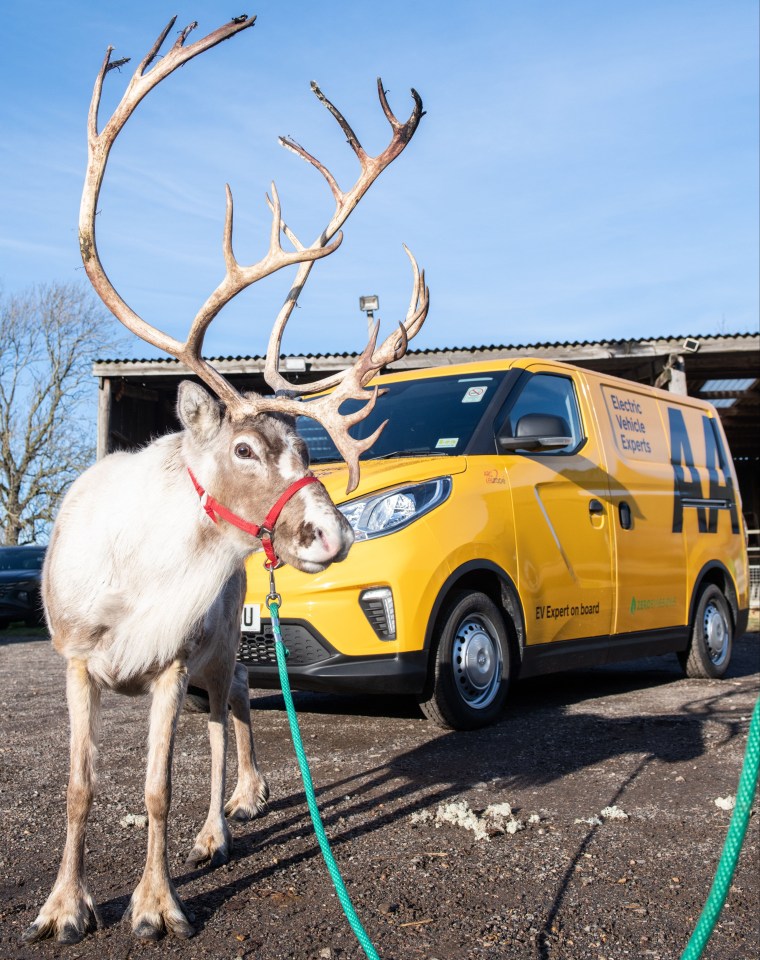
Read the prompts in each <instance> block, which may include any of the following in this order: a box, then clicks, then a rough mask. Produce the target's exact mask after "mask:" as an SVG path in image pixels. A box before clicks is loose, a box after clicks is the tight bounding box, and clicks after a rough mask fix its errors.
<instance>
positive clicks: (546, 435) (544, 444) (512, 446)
mask: <svg viewBox="0 0 760 960" xmlns="http://www.w3.org/2000/svg"><path fill="white" fill-rule="evenodd" d="M496 442H497V443H498V445H499V448H500V449H501V450H503V451H505V452H506V451H509V450H560V449H561V448H562V447H567V446H568V445H569V444H571V443H572V442H573V438H572V436H571V433H570V427H569V426H568V424H567V421H566V420H565V419H563V418H562V417H555V416H553V415H552V414H549V413H526V414H525V416H523V417H520V419H519V420H518V421H517V427H516V429H515V431H514V433H512V432H511V431H510V430H509V428H508V427H507V428H506V430H502V432H501V433H499V434H498V436H497V437H496Z"/></svg>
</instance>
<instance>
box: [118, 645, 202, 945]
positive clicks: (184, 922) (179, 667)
mask: <svg viewBox="0 0 760 960" xmlns="http://www.w3.org/2000/svg"><path fill="white" fill-rule="evenodd" d="M186 687H187V671H186V670H185V667H184V665H183V664H181V663H179V661H175V662H174V663H172V664H171V666H169V667H167V669H166V670H164V672H163V673H162V674H161V675H160V676H159V677H158V679H157V680H156V681H155V683H154V685H153V703H152V704H151V709H150V732H149V734H148V770H147V776H146V780H145V806H146V808H147V811H148V853H147V857H146V861H145V870H144V871H143V875H142V879H141V880H140V882H139V884H138V885H137V887H136V889H135V892H134V893H133V894H132V900H131V901H130V905H129V910H128V915H129V914H131V917H132V931H133V933H134V934H135V936H137V937H140V938H141V939H144V940H157V939H158V938H159V937H160V936H161V934H162V933H163V932H164V930H168V931H169V932H170V933H173V934H174V935H175V936H177V937H182V938H187V937H192V935H193V933H195V931H194V930H193V928H192V926H191V925H190V923H189V921H188V919H187V917H186V916H185V913H184V909H183V907H182V903H181V901H180V899H179V897H178V896H177V891H176V890H175V889H174V884H173V883H172V880H171V877H170V876H169V860H168V857H167V852H166V826H167V820H168V816H169V807H170V805H171V792H172V788H171V764H172V754H173V751H174V735H175V732H176V729H177V720H178V718H179V714H180V710H181V709H182V701H183V699H184V696H185V689H186Z"/></svg>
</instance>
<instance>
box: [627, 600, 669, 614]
mask: <svg viewBox="0 0 760 960" xmlns="http://www.w3.org/2000/svg"><path fill="white" fill-rule="evenodd" d="M675 605H676V598H675V597H652V599H651V600H637V599H636V597H631V613H636V611H637V610H655V609H659V608H660V607H674V606H675Z"/></svg>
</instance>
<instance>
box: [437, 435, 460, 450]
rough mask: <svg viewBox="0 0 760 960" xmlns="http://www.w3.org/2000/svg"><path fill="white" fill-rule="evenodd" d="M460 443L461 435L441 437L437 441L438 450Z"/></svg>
mask: <svg viewBox="0 0 760 960" xmlns="http://www.w3.org/2000/svg"><path fill="white" fill-rule="evenodd" d="M458 443H459V437H441V439H440V440H439V441H438V443H436V445H435V448H436V450H445V449H448V448H450V447H455V446H456V445H457V444H458Z"/></svg>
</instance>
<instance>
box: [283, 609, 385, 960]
mask: <svg viewBox="0 0 760 960" xmlns="http://www.w3.org/2000/svg"><path fill="white" fill-rule="evenodd" d="M267 604H268V606H269V612H270V614H271V615H272V630H273V632H274V639H275V644H274V646H275V651H276V653H277V668H278V670H279V672H280V685H281V686H282V695H283V697H284V698H285V709H286V710H287V713H288V722H289V723H290V735H291V737H292V738H293V748H294V749H295V752H296V757H297V758H298V766H299V767H300V768H301V777H302V778H303V786H304V791H305V793H306V803H307V804H308V806H309V813H310V814H311V822H312V823H313V824H314V832H315V833H316V835H317V840H318V841H319V849H320V850H321V851H322V857H323V859H324V861H325V866H326V867H327V870H328V872H329V874H330V877H331V879H332V882H333V886H334V887H335V892H336V893H337V895H338V899H339V900H340V904H341V906H342V907H343V912H344V913H345V915H346V919H347V920H348V922H349V924H350V925H351V929H352V930H353V931H354V933H355V935H356V939H357V940H358V941H359V943H360V944H361V947H362V949H363V950H364V952H365V954H366V955H367V957H368V958H369V960H380V957H379V956H378V953H377V951H376V950H375V948H374V947H373V946H372V941H371V940H370V938H369V937H368V936H367V932H366V930H365V929H364V927H363V926H362V924H361V920H360V919H359V917H358V916H357V913H356V911H355V910H354V905H353V904H352V903H351V898H350V897H349V895H348V891H347V890H346V885H345V884H344V883H343V878H342V877H341V875H340V870H339V869H338V865H337V863H336V862H335V858H334V857H333V855H332V850H331V849H330V842H329V841H328V839H327V834H326V833H325V828H324V827H323V826H322V819H321V817H320V815H319V808H318V807H317V801H316V798H315V796H314V784H313V783H312V779H311V773H310V771H309V762H308V760H307V759H306V753H305V751H304V748H303V741H302V740H301V730H300V728H299V726H298V717H297V716H296V709H295V706H294V705H293V696H292V694H291V692H290V681H289V680H288V671H287V667H286V665H285V658H286V657H287V655H288V652H287V650H286V649H285V644H284V642H283V639H282V632H281V631H280V616H279V603H278V600H277V599H275V598H274V597H272V596H271V595H270V596H269V597H267Z"/></svg>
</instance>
